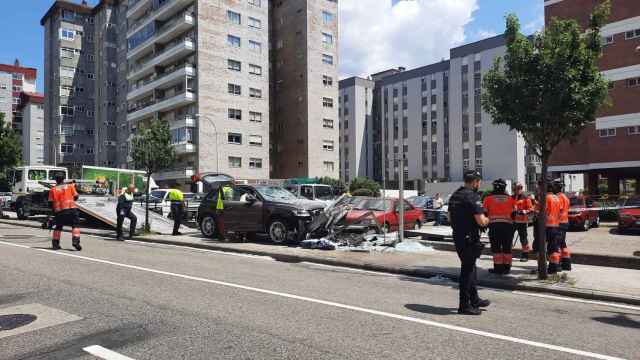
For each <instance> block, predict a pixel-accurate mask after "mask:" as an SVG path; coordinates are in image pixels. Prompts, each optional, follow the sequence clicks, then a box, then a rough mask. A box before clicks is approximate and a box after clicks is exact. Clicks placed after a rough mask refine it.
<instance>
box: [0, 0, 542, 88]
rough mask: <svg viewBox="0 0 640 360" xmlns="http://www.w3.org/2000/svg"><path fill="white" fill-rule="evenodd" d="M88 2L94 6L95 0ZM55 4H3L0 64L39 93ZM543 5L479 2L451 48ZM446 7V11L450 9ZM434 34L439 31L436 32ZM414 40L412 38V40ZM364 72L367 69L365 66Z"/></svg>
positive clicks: (429, 0)
mask: <svg viewBox="0 0 640 360" xmlns="http://www.w3.org/2000/svg"><path fill="white" fill-rule="evenodd" d="M77 1H79V0H77ZM369 1H376V2H377V1H381V2H383V1H384V0H341V2H342V3H348V2H369ZM393 1H394V2H397V1H405V0H393ZM469 1H474V0H418V2H422V3H424V4H425V5H431V4H436V3H438V4H441V3H448V4H453V5H454V6H455V4H456V3H462V2H464V3H467V2H469ZM89 2H90V3H95V2H96V0H93V1H89ZM52 3H53V0H20V1H9V0H4V1H3V7H2V9H3V11H2V13H1V14H0V33H1V34H3V36H2V37H0V63H8V64H12V63H13V61H14V60H15V58H16V57H17V58H19V59H20V61H21V63H22V64H23V65H24V66H30V67H36V68H38V89H39V90H40V91H42V88H43V85H44V83H43V80H42V69H43V62H44V55H43V47H44V40H43V29H42V27H41V26H40V19H41V17H42V16H43V15H44V13H45V12H46V11H47V9H48V8H49V6H50V5H51V4H52ZM542 4H543V2H542V0H477V10H476V11H475V12H473V13H472V14H471V17H470V18H469V21H468V22H466V23H465V24H463V25H461V26H462V27H463V29H462V31H463V32H464V38H463V39H457V40H452V41H453V43H452V44H451V45H456V44H455V42H469V41H475V40H479V39H481V38H483V37H486V36H490V35H492V34H498V33H501V32H503V31H504V15H505V14H507V13H510V12H514V13H516V14H517V15H518V16H519V17H520V18H521V23H522V24H523V29H524V30H525V32H526V33H530V32H533V31H534V30H537V29H539V28H540V27H541V26H542V22H543V18H542V15H543V5H542ZM434 6H435V5H434ZM443 6H445V7H446V6H448V5H443ZM361 14H362V12H359V13H358V14H357V15H361ZM343 27H344V24H343ZM435 30H436V31H437V29H435ZM405 37H406V34H405ZM411 37H413V39H412V38H411ZM422 39H423V37H422V36H421V34H419V33H414V34H412V35H411V36H410V37H409V38H408V39H406V40H407V41H408V42H412V41H420V40H422ZM448 45H449V44H447V46H448ZM440 52H442V51H440ZM348 56H349V52H345V51H343V57H342V58H343V60H349V61H345V63H353V64H354V68H353V69H351V68H349V69H348V72H354V71H358V70H360V69H359V68H358V66H359V65H358V61H354V60H352V59H349V58H348ZM440 56H442V54H439V53H438V52H437V51H435V52H434V54H433V55H432V57H434V58H436V57H440ZM420 61H423V62H425V63H426V61H428V59H427V58H425V59H424V60H423V59H417V60H416V62H417V63H419V62H420ZM405 62H409V64H407V63H403V64H397V65H405V66H412V65H414V64H412V63H411V61H409V60H407V61H405ZM361 65H362V64H360V66H361ZM361 68H362V69H364V67H362V66H361ZM361 71H365V70H361Z"/></svg>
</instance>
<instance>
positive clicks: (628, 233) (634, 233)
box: [609, 227, 640, 238]
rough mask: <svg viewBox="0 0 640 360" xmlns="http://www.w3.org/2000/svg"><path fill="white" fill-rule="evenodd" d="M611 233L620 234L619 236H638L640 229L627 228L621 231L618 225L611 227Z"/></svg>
mask: <svg viewBox="0 0 640 360" xmlns="http://www.w3.org/2000/svg"><path fill="white" fill-rule="evenodd" d="M609 234H611V235H619V236H635V237H636V238H637V237H639V236H640V231H638V230H625V231H620V230H619V229H618V228H617V227H616V228H613V229H609Z"/></svg>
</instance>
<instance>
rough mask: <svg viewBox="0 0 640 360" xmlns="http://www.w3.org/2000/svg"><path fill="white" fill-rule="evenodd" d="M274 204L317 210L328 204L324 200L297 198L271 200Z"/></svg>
mask: <svg viewBox="0 0 640 360" xmlns="http://www.w3.org/2000/svg"><path fill="white" fill-rule="evenodd" d="M271 203H273V204H281V205H284V206H290V207H292V208H297V209H304V210H316V209H324V208H325V207H326V206H327V204H326V203H325V202H324V201H316V200H307V199H296V200H278V201H271Z"/></svg>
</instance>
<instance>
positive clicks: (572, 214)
mask: <svg viewBox="0 0 640 360" xmlns="http://www.w3.org/2000/svg"><path fill="white" fill-rule="evenodd" d="M569 202H570V204H571V207H570V208H569V227H571V228H574V229H581V230H584V231H587V230H589V229H590V228H592V227H598V226H600V213H599V212H598V210H589V208H593V207H594V206H593V202H592V201H590V200H587V198H585V197H584V196H569Z"/></svg>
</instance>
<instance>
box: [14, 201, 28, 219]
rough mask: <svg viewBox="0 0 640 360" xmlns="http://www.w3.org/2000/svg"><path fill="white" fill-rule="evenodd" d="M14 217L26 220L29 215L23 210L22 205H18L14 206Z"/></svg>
mask: <svg viewBox="0 0 640 360" xmlns="http://www.w3.org/2000/svg"><path fill="white" fill-rule="evenodd" d="M16 215H17V216H18V219H19V220H27V219H28V218H29V214H28V213H27V212H26V210H25V209H24V205H22V204H20V205H18V206H16Z"/></svg>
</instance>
